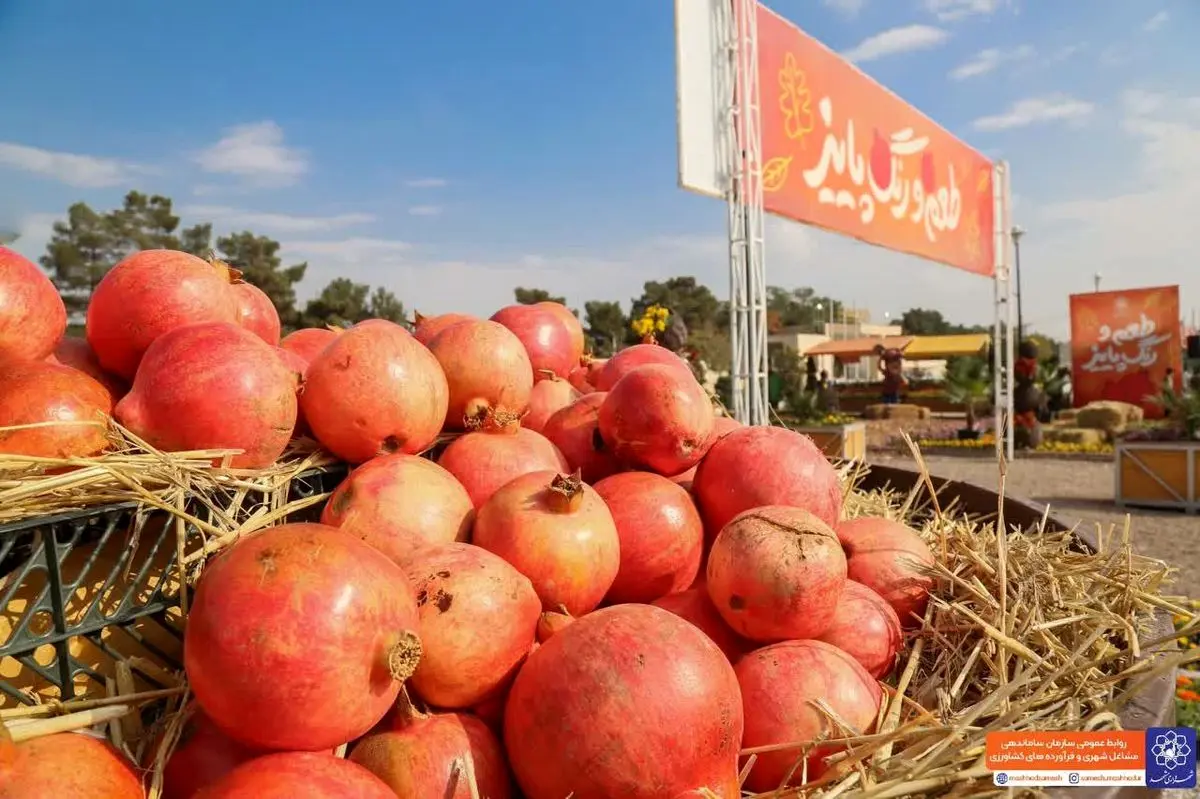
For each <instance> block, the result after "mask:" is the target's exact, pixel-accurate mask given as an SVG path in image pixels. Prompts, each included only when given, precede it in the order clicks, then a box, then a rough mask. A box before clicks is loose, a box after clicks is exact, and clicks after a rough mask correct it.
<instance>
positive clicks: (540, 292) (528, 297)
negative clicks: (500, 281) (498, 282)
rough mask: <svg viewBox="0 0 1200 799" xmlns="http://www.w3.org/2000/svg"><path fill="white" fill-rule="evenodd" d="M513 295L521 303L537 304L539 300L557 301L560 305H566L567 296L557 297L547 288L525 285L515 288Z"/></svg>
mask: <svg viewBox="0 0 1200 799" xmlns="http://www.w3.org/2000/svg"><path fill="white" fill-rule="evenodd" d="M513 296H514V297H515V298H516V300H517V304H519V305H536V304H537V303H539V302H557V303H558V304H560V305H566V304H567V299H566V297H555V296H553V295H551V294H550V292H548V291H546V290H545V289H527V288H525V287H523V286H517V287H516V288H515V289H513Z"/></svg>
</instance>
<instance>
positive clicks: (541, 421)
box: [521, 375, 580, 434]
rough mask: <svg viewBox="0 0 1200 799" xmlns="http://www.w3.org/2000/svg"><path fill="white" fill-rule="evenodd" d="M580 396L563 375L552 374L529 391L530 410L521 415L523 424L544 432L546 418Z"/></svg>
mask: <svg viewBox="0 0 1200 799" xmlns="http://www.w3.org/2000/svg"><path fill="white" fill-rule="evenodd" d="M579 397H580V394H579V392H578V391H576V390H575V387H574V386H572V385H571V384H570V383H568V382H567V381H566V380H563V379H562V378H561V377H557V376H555V375H551V376H550V377H548V378H546V379H543V380H539V381H538V382H537V383H534V384H533V391H531V392H530V393H529V412H528V413H526V414H525V415H524V416H523V417H521V426H522V427H527V428H529V429H530V430H534V431H536V432H538V433H543V434H544V433H545V427H546V420H548V419H549V418H550V417H551V416H553V415H554V414H556V413H558V412H559V411H561V410H562V409H563V408H565V407H567V406H568V405H570V404H571V403H573V402H574V401H575V400H577V399H579Z"/></svg>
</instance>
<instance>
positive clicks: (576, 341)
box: [535, 300, 586, 363]
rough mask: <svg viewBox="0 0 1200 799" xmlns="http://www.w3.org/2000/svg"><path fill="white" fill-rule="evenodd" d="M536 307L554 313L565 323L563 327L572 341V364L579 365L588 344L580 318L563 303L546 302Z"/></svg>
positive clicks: (537, 304)
mask: <svg viewBox="0 0 1200 799" xmlns="http://www.w3.org/2000/svg"><path fill="white" fill-rule="evenodd" d="M535 307H537V308H545V309H546V310H548V311H550V312H552V313H553V314H555V315H556V316H557V317H558V318H559V320H560V321H561V322H562V323H563V326H564V327H566V328H567V336H568V337H569V338H570V341H571V362H572V363H578V361H579V359H580V358H582V357H583V349H584V346H585V343H586V340H585V337H584V333H583V325H582V324H580V322H579V317H578V316H576V315H575V313H574V311H572V310H571V309H570V308H568V307H567V306H565V305H563V304H562V303H561V302H550V301H549V300H546V301H544V302H539V303H536V304H535Z"/></svg>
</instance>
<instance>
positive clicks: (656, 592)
mask: <svg viewBox="0 0 1200 799" xmlns="http://www.w3.org/2000/svg"><path fill="white" fill-rule="evenodd" d="M595 488H596V493H597V494H599V495H600V497H601V499H603V500H604V502H605V504H607V505H608V509H609V511H610V512H611V513H612V517H613V521H614V522H615V523H616V525H617V534H618V535H619V536H620V538H621V568H620V569H619V570H618V571H617V578H616V580H614V581H613V584H612V587H611V588H609V589H608V595H607V596H606V597H605V601H606V602H608V603H609V604H610V605H612V604H617V603H621V602H643V603H648V602H653V601H654V600H656V599H658V598H659V597H662V596H666V595H667V594H674V593H676V592H678V591H683V590H684V589H686V588H687V587H688V586H689V585H691V584H692V583H693V582H695V580H696V575H697V574H698V573H699V571H700V559H701V555H702V554H703V552H702V550H703V547H704V523H703V522H701V521H700V513H699V512H698V511H697V510H696V506H695V505H693V504H692V498H691V497H690V496H688V492H687V491H685V490H684V489H682V488H680V487H679V486H677V485H675V484H674V483H672V482H671V481H670V480H668V479H667V478H665V477H660V476H659V475H657V474H650V473H649V472H624V473H622V474H614V475H612V476H611V477H606V478H604V479H603V480H601V481H600V482H598V483H596V486H595Z"/></svg>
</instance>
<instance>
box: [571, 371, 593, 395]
mask: <svg viewBox="0 0 1200 799" xmlns="http://www.w3.org/2000/svg"><path fill="white" fill-rule="evenodd" d="M567 382H568V383H570V384H571V385H572V386H573V387H574V388H575V390H576V391H578V392H579V393H580V394H591V393H592V392H594V391H595V390H596V387H595V386H593V385H592V384H591V382H589V381H588V368H587V367H586V366H583V365H579V366H576V367H575V368H574V369H572V370H571V373H570V374H569V375H567Z"/></svg>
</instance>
